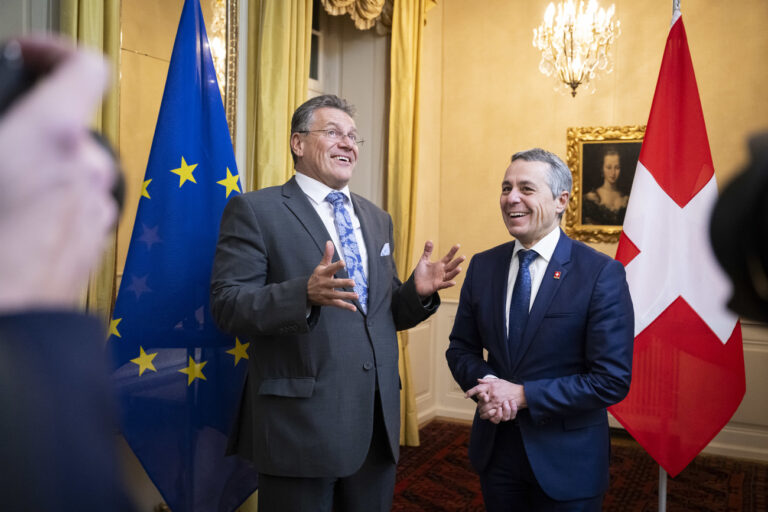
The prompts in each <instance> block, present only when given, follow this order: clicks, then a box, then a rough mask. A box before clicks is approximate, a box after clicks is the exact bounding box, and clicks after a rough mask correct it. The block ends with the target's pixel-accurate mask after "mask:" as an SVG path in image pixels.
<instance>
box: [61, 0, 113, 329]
mask: <svg viewBox="0 0 768 512" xmlns="http://www.w3.org/2000/svg"><path fill="white" fill-rule="evenodd" d="M59 27H60V31H61V33H62V34H64V35H66V36H69V37H70V38H72V39H74V40H76V41H77V42H78V44H82V45H84V46H88V47H91V48H94V49H96V50H98V51H101V52H103V53H104V54H105V55H106V57H107V58H108V59H109V63H110V66H111V68H112V84H111V86H110V88H109V90H108V91H107V95H106V97H105V99H104V102H103V104H102V106H101V108H100V109H99V111H98V112H97V113H96V117H95V120H94V128H95V129H96V130H99V131H100V132H101V133H102V134H104V136H106V138H107V139H108V140H109V141H110V143H111V144H112V147H113V148H117V144H118V135H119V124H118V121H119V117H118V87H119V84H118V76H119V74H118V70H119V65H120V1H119V0H61V3H60V10H59ZM116 263H117V239H116V237H115V233H114V232H113V233H112V234H111V235H110V238H109V240H108V241H107V242H106V244H105V249H104V257H103V259H102V262H101V265H100V267H99V268H98V269H97V270H95V271H93V272H92V273H91V278H90V281H89V283H88V290H87V294H86V299H85V307H86V309H87V310H88V311H90V312H91V313H93V314H95V315H97V316H98V317H99V318H101V320H102V322H103V323H104V325H109V320H110V315H111V311H112V305H113V301H114V296H115V266H116Z"/></svg>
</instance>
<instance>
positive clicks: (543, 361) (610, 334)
mask: <svg viewBox="0 0 768 512" xmlns="http://www.w3.org/2000/svg"><path fill="white" fill-rule="evenodd" d="M570 190H571V173H570V171H569V170H568V167H566V165H565V164H564V163H563V162H562V160H560V159H559V158H558V157H557V156H556V155H554V154H552V153H550V152H548V151H544V150H542V149H538V148H537V149H531V150H528V151H523V152H519V153H516V154H515V155H513V156H512V160H511V163H510V165H509V167H508V168H507V171H506V174H505V175H504V181H503V182H502V184H501V200H500V203H501V213H502V216H503V218H504V223H505V225H506V226H507V229H508V231H509V233H510V234H511V235H512V236H514V237H515V239H516V240H515V241H511V242H507V243H505V244H502V245H499V246H497V247H494V248H492V249H490V250H487V251H485V252H482V253H479V254H477V255H475V256H474V257H473V258H472V261H471V262H470V265H469V268H468V270H467V275H466V279H465V281H464V285H463V287H462V289H461V298H460V301H459V308H458V312H457V314H456V320H455V323H454V325H453V331H452V332H451V335H450V346H449V348H448V351H447V352H446V357H447V359H448V365H449V367H450V369H451V372H452V373H453V376H454V378H455V379H456V381H457V382H458V383H459V385H460V386H461V387H462V389H463V390H465V391H466V395H467V396H468V397H472V398H473V399H475V400H477V411H476V414H475V419H474V423H473V426H472V436H471V439H470V445H469V457H470V460H471V462H472V465H473V466H474V467H475V469H476V470H477V471H478V473H479V474H480V482H481V486H482V490H483V498H484V500H485V504H486V507H487V509H488V510H489V511H501V510H504V511H510V510H521V511H530V510H548V511H549V510H552V511H555V510H557V511H560V510H563V511H564V510H568V511H574V510H584V511H587V510H588V511H599V510H600V508H601V504H602V499H603V494H604V493H605V491H606V489H607V488H608V463H609V454H610V438H609V429H608V419H607V413H606V407H608V406H610V405H612V404H615V403H617V402H619V401H620V400H622V399H623V398H624V396H626V394H627V392H628V391H629V383H630V377H631V371H632V343H633V337H634V332H633V330H634V316H633V309H632V302H631V299H630V295H629V289H628V287H627V283H626V279H625V273H624V267H623V266H622V265H621V264H620V263H619V262H617V261H615V260H612V259H611V258H609V257H608V256H605V255H604V254H601V253H599V252H597V251H595V250H593V249H591V248H590V247H588V246H586V245H584V244H582V243H580V242H576V241H573V240H571V239H570V238H568V237H567V236H566V235H565V234H564V233H563V232H562V231H561V230H560V229H559V227H558V225H559V223H560V218H561V217H562V215H563V212H564V211H565V208H566V206H567V204H568V197H569V194H570ZM530 251H535V252H530ZM518 253H520V254H518ZM517 306H519V307H517ZM483 349H485V350H487V351H488V358H487V360H485V359H484V358H483Z"/></svg>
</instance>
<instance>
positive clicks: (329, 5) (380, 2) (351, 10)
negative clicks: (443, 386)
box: [320, 0, 385, 30]
mask: <svg viewBox="0 0 768 512" xmlns="http://www.w3.org/2000/svg"><path fill="white" fill-rule="evenodd" d="M320 1H321V2H322V3H323V7H325V12H327V13H328V14H330V15H332V16H341V15H344V14H349V17H350V18H352V21H354V22H355V28H357V29H358V30H368V29H369V28H371V27H372V26H373V25H374V23H376V19H377V18H378V17H379V15H380V14H381V10H382V8H383V7H384V2H385V0H320Z"/></svg>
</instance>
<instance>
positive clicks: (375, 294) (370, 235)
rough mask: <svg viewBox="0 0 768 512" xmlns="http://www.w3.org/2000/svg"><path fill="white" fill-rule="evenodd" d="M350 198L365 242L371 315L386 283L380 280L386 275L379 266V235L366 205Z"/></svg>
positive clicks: (355, 198) (369, 310)
mask: <svg viewBox="0 0 768 512" xmlns="http://www.w3.org/2000/svg"><path fill="white" fill-rule="evenodd" d="M350 196H351V197H352V204H353V206H354V208H355V214H356V215H357V218H358V219H359V220H360V229H361V230H362V231H363V239H364V240H365V250H366V252H367V253H368V276H367V279H368V314H371V313H373V311H374V309H375V307H376V306H377V304H378V301H379V299H380V298H381V297H383V295H382V293H380V292H381V291H383V290H384V289H385V288H384V287H385V286H386V283H383V282H381V279H383V278H385V277H386V275H385V274H386V273H385V272H382V271H381V268H380V266H379V251H381V247H377V245H379V243H378V242H379V241H380V238H381V235H380V233H376V232H374V229H375V226H376V222H375V219H374V216H373V212H372V211H371V210H370V208H368V207H367V206H368V205H367V204H366V203H364V202H362V201H358V200H357V197H356V196H355V195H354V194H350ZM358 307H359V304H358Z"/></svg>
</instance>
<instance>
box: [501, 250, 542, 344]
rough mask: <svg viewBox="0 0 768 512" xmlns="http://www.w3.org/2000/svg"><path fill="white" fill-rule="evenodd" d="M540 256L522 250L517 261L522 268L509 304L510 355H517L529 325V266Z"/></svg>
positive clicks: (518, 272) (531, 251) (519, 270)
mask: <svg viewBox="0 0 768 512" xmlns="http://www.w3.org/2000/svg"><path fill="white" fill-rule="evenodd" d="M538 255H539V253H537V252H536V251H533V250H528V251H527V250H525V249H523V250H520V251H518V252H517V259H518V260H519V262H520V266H519V267H518V269H517V279H515V286H514V288H512V300H511V301H510V302H509V333H508V335H507V343H508V344H509V351H510V352H509V353H510V354H515V353H516V352H517V349H518V347H519V346H520V343H521V342H522V340H523V332H525V326H526V324H527V323H528V308H529V306H530V304H531V272H530V270H529V268H528V266H529V265H530V264H531V263H532V262H533V260H535V259H536V257H537V256H538Z"/></svg>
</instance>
